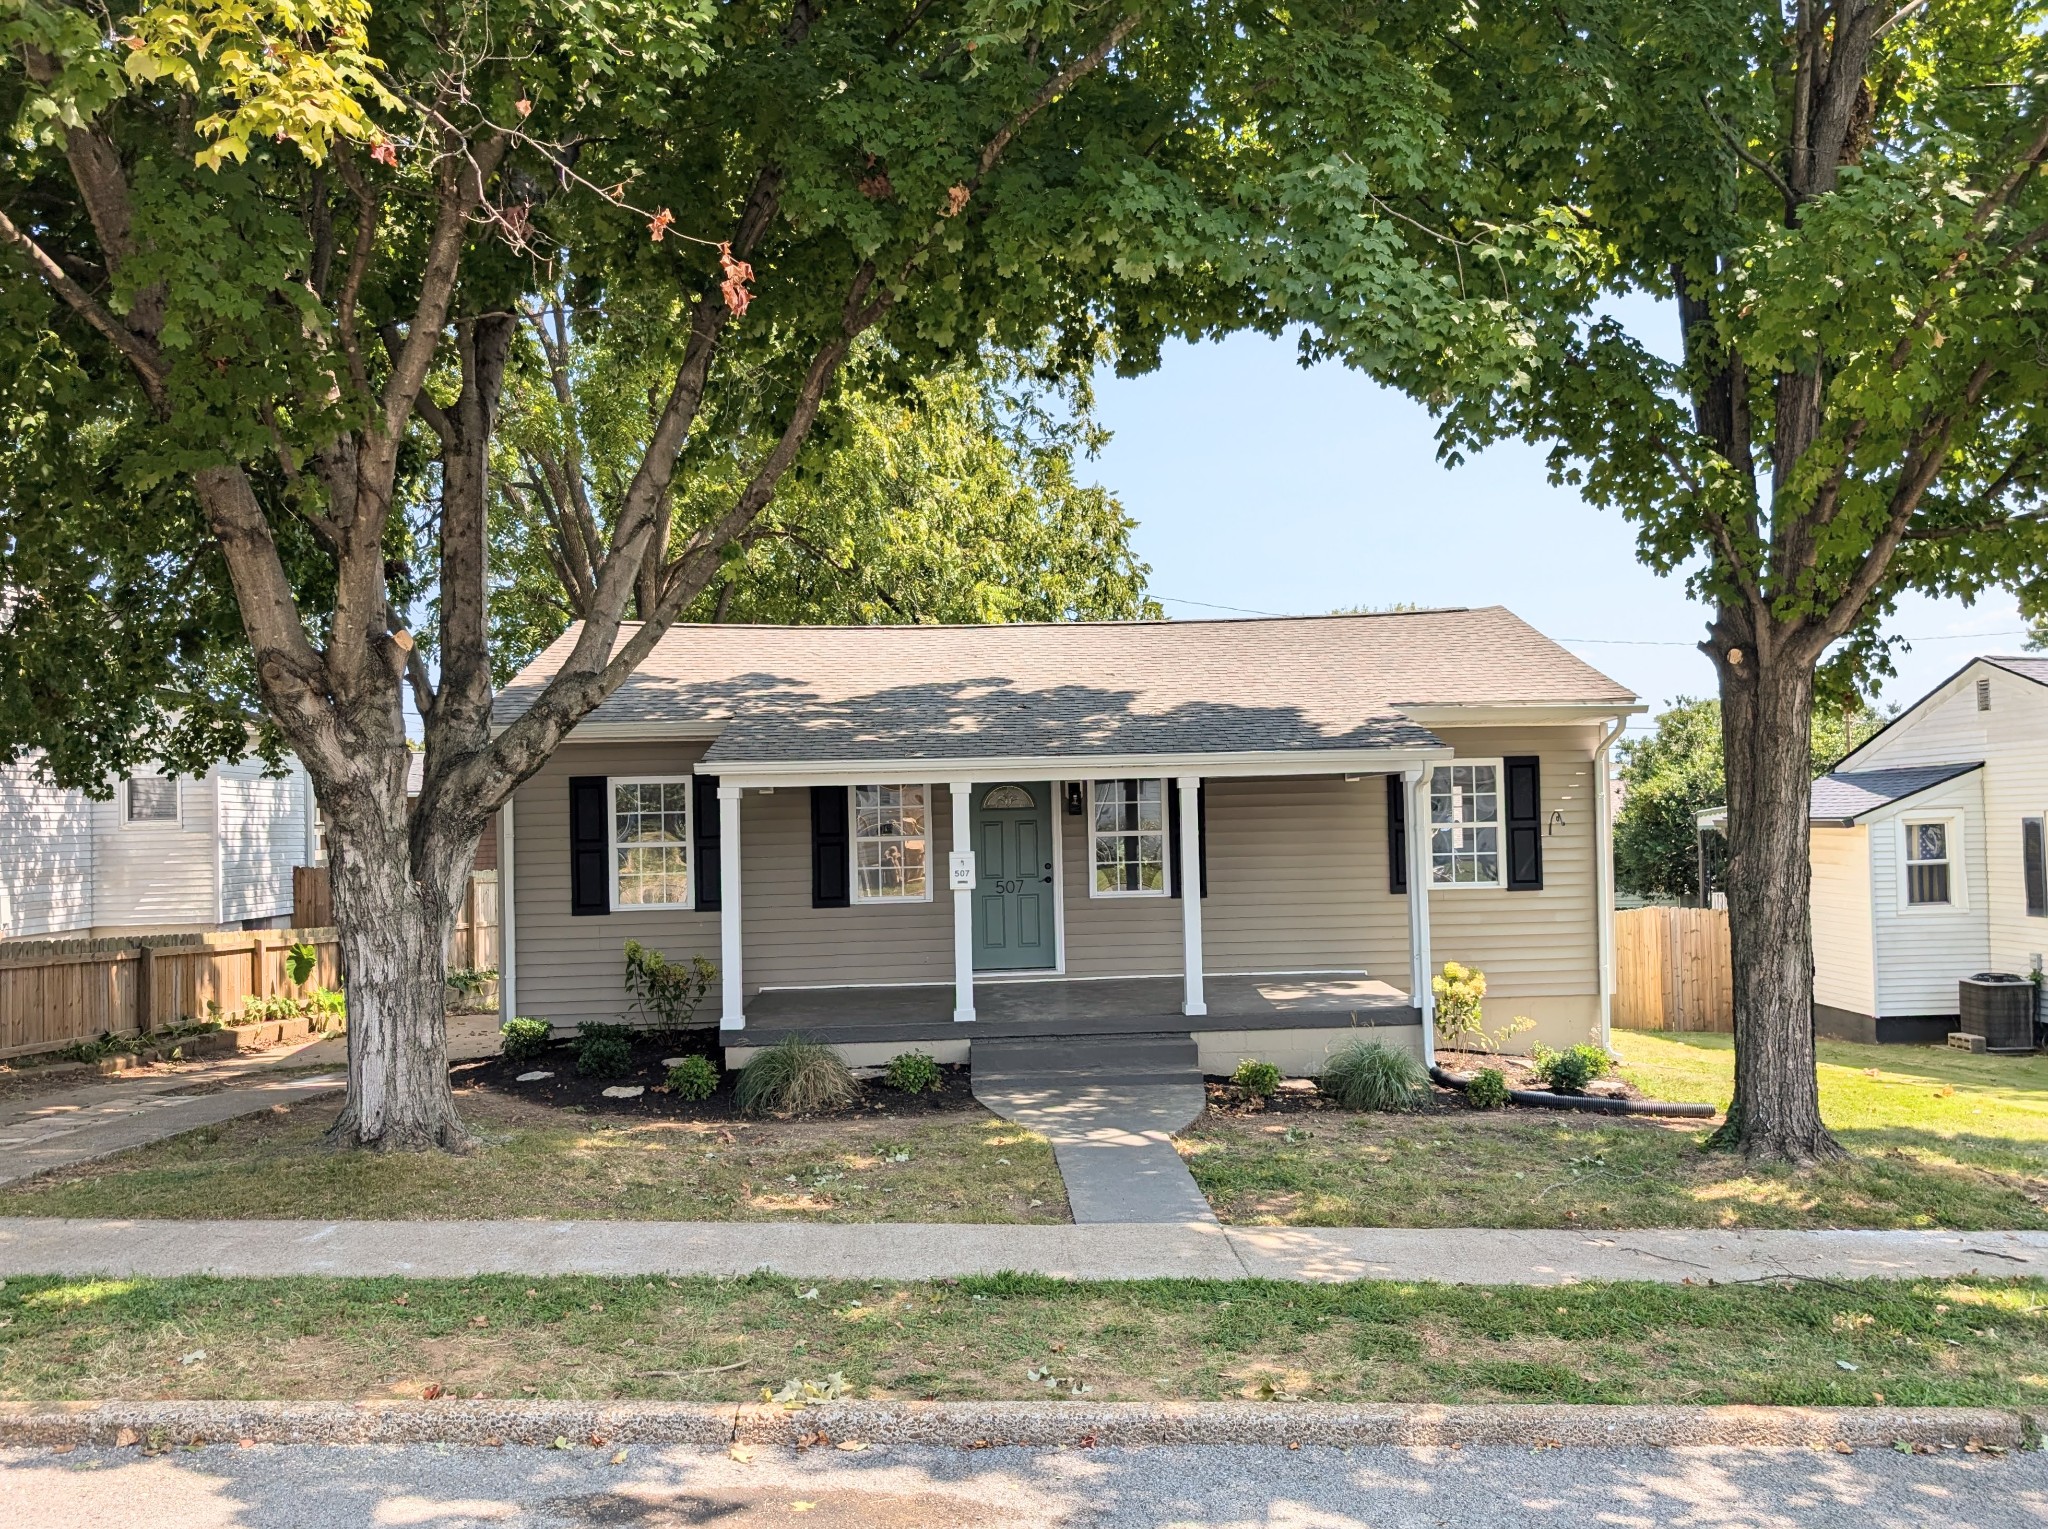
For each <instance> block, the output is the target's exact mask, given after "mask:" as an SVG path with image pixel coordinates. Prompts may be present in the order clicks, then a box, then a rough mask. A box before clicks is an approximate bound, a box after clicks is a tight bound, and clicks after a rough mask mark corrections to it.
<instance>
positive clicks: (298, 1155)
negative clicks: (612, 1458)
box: [0, 1091, 1067, 1222]
mask: <svg viewBox="0 0 2048 1529" xmlns="http://www.w3.org/2000/svg"><path fill="white" fill-rule="evenodd" d="M458 1099H459V1102H460V1106H461V1109H462V1113H463V1118H464V1119H465V1120H467V1121H468V1122H469V1123H470V1125H471V1127H472V1128H473V1129H474V1130H476V1131H477V1132H479V1133H480V1134H481V1135H482V1137H483V1138H484V1140H483V1145H481V1146H479V1147H478V1148H477V1149H476V1150H474V1151H472V1152H470V1153H467V1154H465V1155H463V1156H460V1157H455V1156H450V1155H448V1154H445V1153H423V1154H410V1153H405V1154H393V1155H389V1156H386V1155H381V1154H377V1153H367V1152H347V1151H335V1150H333V1149H332V1148H329V1147H328V1146H326V1145H325V1144H324V1143H323V1141H322V1140H321V1136H322V1133H323V1132H324V1131H325V1130H326V1128H327V1126H328V1124H329V1123H330V1122H331V1121H332V1120H333V1118H334V1114H335V1110H336V1108H337V1107H338V1106H337V1105H336V1103H335V1102H334V1101H333V1100H325V1101H321V1102H319V1103H315V1104H308V1105H301V1106H299V1107H297V1108H295V1109H292V1110H289V1111H287V1112H284V1113H275V1112H270V1113H264V1114H260V1115H251V1116H244V1117H243V1118H241V1119H239V1120H234V1121H229V1122H227V1123H225V1124H223V1125H219V1126H210V1127H207V1128H205V1129H203V1130H198V1131H190V1132H187V1133H186V1134H184V1135H182V1136H176V1137H173V1138H171V1139H170V1140H168V1141H163V1142H158V1143H155V1144H154V1145H151V1146H147V1147H140V1148H137V1149H136V1150H134V1151H132V1152H124V1153H122V1154H121V1155H120V1156H118V1157H112V1158H108V1159H106V1160H104V1161H102V1162H97V1163H87V1164H81V1165H79V1166H78V1167H76V1168H70V1169H65V1170H62V1171H60V1172H57V1173H53V1174H47V1175H44V1176H42V1177H39V1178H36V1179H33V1180H30V1181H29V1182H27V1183H25V1184H20V1185H15V1186H12V1187H10V1188H8V1189H5V1190H0V1215H5V1216H95V1217H119V1218H127V1217H144V1218H156V1219H168V1220H176V1219H197V1218H225V1219H246V1218H276V1217H315V1218H321V1219H326V1218H334V1219H372V1220H432V1219H463V1220H470V1219H477V1218H488V1219H504V1220H518V1219H523V1218H540V1219H545V1220H573V1219H583V1218H597V1219H623V1220H642V1221H644V1220H676V1221H947V1222H955V1221H977V1222H990V1221H993V1222H1057V1221H1065V1220H1066V1219H1067V1200H1066V1190H1065V1186H1064V1185H1063V1184H1062V1183H1061V1182H1060V1177H1059V1170H1058V1168H1057V1167H1056V1166H1055V1165H1054V1163H1053V1159H1052V1149H1051V1147H1049V1146H1048V1145H1047V1144H1046V1142H1045V1140H1044V1138H1043V1137H1039V1136H1035V1135H1033V1134H1032V1133H1030V1132H1028V1131H1026V1130H1024V1129H1023V1128H1021V1127H1019V1126H1013V1125H1010V1124H1007V1123H1006V1122H1004V1121H1001V1120H997V1119H996V1118H995V1117H994V1116H992V1115H990V1114H988V1113H987V1112H986V1111H983V1110H981V1109H979V1108H975V1109H971V1110H961V1111H959V1112H957V1113H948V1114H938V1115H913V1116H907V1117H902V1118H897V1119H889V1118H884V1117H880V1116H873V1117H864V1118H861V1119H857V1120H844V1121H817V1122H802V1121H798V1122H783V1121H767V1122H754V1121H748V1122H739V1123H734V1124H730V1125H726V1124H716V1123H713V1124H682V1123H677V1122H673V1121H670V1122H653V1123H646V1124H639V1123H634V1122H631V1121H629V1120H623V1119H619V1118H617V1117H610V1118H608V1117H605V1116H602V1115H588V1116H584V1115H576V1114H572V1113H569V1112H565V1111H555V1110H550V1109H546V1108H543V1107H538V1106H533V1105H524V1104H520V1103H518V1102H516V1101H511V1100H506V1099H503V1098H500V1097H498V1096H494V1095H488V1094H482V1093H477V1092H474V1091H470V1092H465V1093H462V1094H460V1095H458Z"/></svg>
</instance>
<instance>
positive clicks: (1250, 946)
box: [498, 607, 1643, 1071]
mask: <svg viewBox="0 0 2048 1529" xmlns="http://www.w3.org/2000/svg"><path fill="white" fill-rule="evenodd" d="M574 636H575V633H574V631H573V630H572V631H571V633H570V634H568V635H567V636H565V637H563V638H562V639H561V640H560V641H559V642H557V643H556V644H555V645H554V646H552V647H551V648H549V649H548V650H547V651H546V652H545V653H543V654H542V655H540V657H539V658H537V659H536V660H535V661H534V662H533V664H532V665H531V666H529V667H528V668H527V670H526V671H525V672H524V673H522V674H521V675H519V676H518V677H517V678H516V679H515V680H514V682H513V683H512V684H511V685H510V686H509V687H508V688H507V689H506V691H505V693H504V694H503V696H502V697H501V698H500V700H499V703H498V704H499V711H498V720H499V722H500V723H501V724H503V723H505V722H509V721H510V720H511V719H512V718H514V717H516V716H517V715H518V714H519V713H520V712H521V711H522V710H523V709H524V707H525V706H526V705H527V704H528V703H529V702H530V700H531V698H532V696H533V694H534V693H535V691H536V690H537V689H538V688H539V686H540V685H541V684H542V683H543V682H544V681H545V679H546V678H547V676H548V675H550V674H551V673H553V672H554V670H555V669H556V667H557V666H558V665H559V664H560V662H561V661H562V659H563V656H564V655H565V654H566V653H567V652H568V650H569V647H570V645H571V643H572V642H573V639H574ZM1642 709H1643V708H1642V707H1641V705H1640V704H1639V703H1638V702H1637V700H1636V698H1635V697H1634V696H1633V695H1631V694H1630V693H1629V692H1628V691H1627V690H1626V689H1625V688H1623V687H1622V686H1621V685H1618V684H1617V683H1615V682H1614V681H1613V680H1611V679H1608V678H1607V677H1606V676H1604V675H1602V674H1600V673H1598V672H1597V671H1595V670H1594V669H1592V668H1590V667H1589V666H1587V665H1586V664H1584V663H1583V662H1581V661H1580V660H1579V659H1577V658H1575V657H1574V656H1573V655H1571V654H1570V653H1568V652H1566V651H1565V650H1564V649H1563V648H1561V647H1559V646H1558V645H1557V644H1556V643H1554V642H1552V641H1550V640H1549V639H1547V638H1545V637H1544V636H1542V634H1540V633H1538V632H1536V631H1535V630H1533V629H1532V628H1531V627H1529V626H1528V625H1527V624H1525V623H1524V622H1522V621H1521V620H1519V619H1518V618H1516V617H1515V616H1513V615H1512V614H1510V613H1509V612H1508V611H1506V610H1503V609H1500V608H1498V607H1493V608H1487V609H1480V610H1433V611H1416V612H1402V613H1390V614H1383V615H1361V616H1325V617H1311V618H1301V619H1293V618H1289V619H1275V620H1259V621H1249V620H1248V621H1185V622H1183V621H1151V622H1118V623H1067V624H1018V625H1009V626H888V627H884V626H876V627H747V626H724V625H688V626H678V627H676V628H675V629H673V630H672V631H670V632H668V633H667V634H666V635H665V636H664V637H663V638H662V640H661V642H660V643H659V644H658V645H657V646H656V647H655V649H654V651H653V652H652V653H651V654H650V655H649V657H648V658H647V660H646V662H645V663H644V664H642V665H641V667H640V669H639V670H638V672H636V673H635V674H634V675H633V676H632V677H631V678H630V679H628V680H627V681H626V682H625V683H624V684H623V685H621V686H620V688H619V689H618V690H617V691H616V692H615V693H614V694H613V695H612V696H611V697H610V698H608V699H607V700H606V701H605V702H604V704H603V705H601V706H600V707H598V708H597V709H596V710H595V711H593V712H592V713H591V714H590V716H589V717H588V718H586V719H585V720H584V721H583V722H582V724H581V725H579V726H578V727H577V728H576V729H575V730H574V732H573V733H572V734H571V735H570V736H569V738H568V739H567V740H566V741H565V743H564V744H563V746H562V747H561V748H560V749H559V750H558V751H557V753H556V754H555V756H554V758H553V759H552V760H551V761H550V762H549V764H548V765H547V766H546V768H544V769H543V770H542V771H540V772H539V773H538V774H537V775H536V776H535V777H534V778H533V779H532V780H530V781H528V782H527V783H526V784H525V785H523V786H522V787H521V788H520V790H519V791H518V792H517V794H516V795H515V797H514V799H513V801H512V803H511V804H510V806H509V807H508V808H507V809H506V810H505V812H504V813H503V814H502V816H501V818H500V823H499V835H500V844H499V866H500V869H501V873H502V876H503V887H504V896H503V900H502V905H501V917H502V920H503V923H502V941H503V947H502V948H503V962H504V968H505V971H506V980H505V982H504V983H503V989H502V991H503V998H504V1004H505V1010H506V1012H507V1013H508V1014H511V1013H515V1012H516V1013H520V1014H528V1015H537V1016H543V1017H546V1018H547V1019H549V1020H551V1021H552V1022H553V1023H554V1024H555V1026H557V1027H558V1028H564V1027H571V1026H574V1025H576V1024H578V1023H580V1022H583V1021H589V1020H600V1021H615V1020H617V1019H618V1018H619V1017H620V1015H621V1012H622V1011H623V1010H624V1009H625V1008H626V998H625V994H624V991H623V989H622V985H621V982H622V976H623V964H622V956H621V951H622V947H623V945H624V943H625V941H626V940H628V939H636V940H639V941H641V942H643V943H644V944H647V945H651V946H654V947H656V948H658V949H660V950H662V951H664V952H666V953H667V954H668V955H669V956H670V957H671V958H677V957H686V956H689V955H691V954H699V953H701V954H703V955H706V956H708V957H710V958H712V959H713V960H714V961H716V962H717V964H718V966H719V971H720V981H719V991H718V992H717V993H716V994H715V995H714V996H713V999H712V1001H711V1003H710V1004H709V1005H708V1006H707V1008H706V1010H705V1011H704V1012H705V1014H706V1015H707V1016H708V1015H715V1016H716V1018H717V1020H718V1022H719V1024H720V1025H721V1027H722V1033H723V1039H724V1041H725V1044H726V1048H727V1055H728V1060H729V1061H732V1062H734V1063H739V1062H743V1061H744V1060H745V1058H746V1056H747V1055H748V1054H750V1052H751V1051H752V1049H754V1048H755V1047H758V1046H760V1045H762V1044H764V1043H766V1042H768V1041H772V1040H773V1039H775V1038H776V1037H778V1036H782V1035H787V1034H790V1033H793V1032H802V1033H806V1034H809V1035H811V1036H812V1037H814V1038H816V1039H820V1040H823V1041H825V1042H827V1043H830V1044H832V1045H834V1046H836V1047H838V1048H839V1049H840V1051H841V1053H842V1054H843V1055H845V1056H846V1057H847V1058H848V1059H849V1060H853V1061H874V1060H880V1059H884V1058H886V1057H887V1056H889V1055H893V1054H894V1053H896V1052H898V1051H901V1050H904V1049H907V1048H908V1047H911V1046H915V1047H917V1048H918V1049H922V1050H925V1051H927V1052H929V1053H930V1054H932V1055H933V1056H934V1057H936V1058H938V1059H940V1060H948V1059H952V1060H961V1059H965V1057H966V1056H967V1054H968V1047H969V1045H970V1043H971V1040H972V1038H973V1037H975V1036H985V1037H992V1036H998V1035H1019V1034H1038V1035H1064V1034H1073V1035H1093V1034H1105V1033H1143V1032H1157V1031H1174V1032H1180V1033H1186V1034H1192V1035H1193V1036H1194V1037H1195V1038H1196V1040H1197V1043H1198V1045H1199V1048H1200V1053H1201V1060H1202V1065H1203V1066H1204V1067H1205V1068H1207V1069H1209V1070H1212V1071H1214V1070H1223V1071H1227V1070H1229V1068H1230V1067H1232V1066H1234V1065H1235V1063H1236V1060H1237V1059H1238V1058H1240V1057H1244V1056H1254V1055H1255V1056H1260V1057H1264V1058H1267V1059H1269V1060H1272V1061H1275V1062H1278V1063H1280V1064H1281V1065H1283V1066H1286V1067H1289V1068H1291V1069H1296V1070H1304V1071H1305V1070H1312V1069H1313V1068H1314V1067H1315V1066H1316V1065H1317V1064H1318V1062H1319V1060H1320V1058H1321V1057H1322V1056H1324V1055H1325V1054H1326V1053H1327V1052H1328V1051H1329V1050H1330V1049H1331V1048H1333V1047H1335V1046H1337V1045H1340V1044H1342V1043H1344V1042H1346V1041H1348V1040H1349V1039H1351V1038H1353V1037H1355V1036H1357V1035H1359V1034H1361V1033H1367V1034H1370V1035H1372V1036H1374V1037H1377V1038H1379V1039H1382V1040H1386V1041H1389V1042H1394V1043H1398V1044H1400V1045H1402V1046H1405V1047H1407V1048H1409V1049H1410V1050H1412V1051H1414V1052H1416V1053H1417V1054H1419V1055H1427V1054H1428V1051H1429V1035H1428V1027H1427V1024H1426V1022H1425V1021H1426V1018H1427V1015H1428V1013H1429V1009H1430V1001H1429V983H1428V977H1429V974H1430V973H1431V972H1432V971H1433V970H1434V969H1435V968H1436V966H1437V965H1439V964H1440V963H1441V962H1442V961H1444V960H1445V959H1456V960H1459V961H1463V962H1467V963H1470V964H1472V965H1476V966H1478V967H1480V968H1482V969H1483V970H1484V971H1485V972H1486V974H1487V977H1488V980H1489V983H1490V984H1491V986H1490V992H1489V995H1488V1011H1489V1014H1488V1017H1489V1020H1491V1021H1494V1022H1497V1023H1500V1024H1505V1022H1506V1021H1507V1020H1508V1019H1509V1017H1510V1016H1512V1015H1514V1014H1518V1013H1519V1014H1526V1015H1528V1016H1530V1017H1531V1018H1532V1019H1533V1020H1535V1021H1536V1027H1535V1029H1534V1030H1533V1031H1531V1032H1528V1033H1526V1034H1525V1035H1524V1036H1523V1038H1522V1039H1523V1042H1524V1043H1527V1042H1530V1041H1544V1042H1548V1043H1550V1044H1553V1045H1561V1044H1565V1043H1568V1042H1572V1041H1583V1040H1601V1039H1604V1037H1605V1034H1606V1026H1607V1006H1608V994H1609V978H1608V967H1609V959H1608V954H1609V940H1610V938H1611V935H1610V929H1609V920H1608V917H1607V910H1608V908H1609V906H1610V905H1611V902H1612V898H1611V896H1610V888H1611V885H1612V878H1611V865H1610V860H1609V855H1608V819H1607V814H1606V810H1605V808H1606V803H1607V801H1608V794H1607V787H1606V778H1605V777H1606V773H1607V750H1608V746H1609V745H1610V744H1611V743H1612V742H1613V740H1614V737H1615V736H1616V734H1617V733H1618V732H1619V730H1620V726H1621V724H1622V722H1623V720H1624V719H1625V718H1626V717H1627V716H1629V715H1631V714H1633V713H1636V712H1639V711H1641V710H1642ZM1424 825H1427V826H1428V828H1427V831H1426V832H1425V831H1423V829H1424Z"/></svg>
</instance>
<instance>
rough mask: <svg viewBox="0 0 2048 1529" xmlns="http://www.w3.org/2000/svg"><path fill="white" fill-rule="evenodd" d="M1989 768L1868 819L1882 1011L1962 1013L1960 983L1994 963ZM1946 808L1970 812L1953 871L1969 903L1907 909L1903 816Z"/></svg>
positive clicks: (1964, 821) (1889, 1013)
mask: <svg viewBox="0 0 2048 1529" xmlns="http://www.w3.org/2000/svg"><path fill="white" fill-rule="evenodd" d="M1982 785H1983V772H1982V771H1976V772H1973V773H1971V774H1969V775H1963V776H1958V777H1957V778H1956V779H1954V780H1951V781H1945V782H1943V783H1942V784H1941V785H1939V786H1936V787H1934V788H1933V789H1931V790H1928V791H1922V792H1920V793H1919V794H1918V795H1916V796H1912V797H1909V798H1907V799H1906V800H1905V801H1902V802H1896V803H1894V804H1892V805H1891V806H1889V807H1886V808H1884V809H1883V810H1882V811H1879V812H1875V813H1872V814H1870V816H1869V817H1868V819H1867V820H1866V821H1867V822H1868V824H1869V829H1870V870H1871V875H1870V897H1871V913H1872V918H1871V923H1872V927H1873V930H1874V941H1875V945H1876V951H1877V960H1876V978H1877V1009H1876V1013H1877V1014H1878V1015H1879V1016H1880V1017H1893V1016H1905V1015H1911V1014H1953V1013H1955V1012H1956V1006H1957V1000H1956V983H1957V982H1958V980H1960V979H1961V978H1963V977H1967V976H1969V975H1970V974H1971V973H1972V972H1981V971H1984V970H1986V969H1987V968H1989V967H1990V965H1991V949H1990V943H1989V940H1988V938H1987V925H1988V919H1987V916H1986V911H1985V910H1986V902H1987V899H1988V896H1989V877H1988V873H1987V869H1986V865H1985V834H1984V796H1983V790H1982ZM1940 813H1960V814H1961V816H1962V835H1961V839H1962V846H1963V865H1962V868H1961V875H1960V876H1956V874H1955V872H1954V871H1951V873H1950V874H1951V876H1952V877H1953V878H1954V879H1955V880H1956V881H1957V882H1959V883H1961V884H1963V885H1966V886H1967V888H1968V896H1969V905H1968V906H1967V907H1947V908H1925V907H1921V908H1902V907H1901V906H1900V902H1899V896H1900V889H1899V887H1900V877H1901V874H1902V869H1903V868H1902V865H1901V861H1902V858H1903V856H1904V847H1903V845H1902V844H1901V842H1900V838H1899V824H1900V823H1901V822H1903V821H1912V820H1914V819H1917V818H1920V817H1923V816H1930V815H1935V814H1940Z"/></svg>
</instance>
